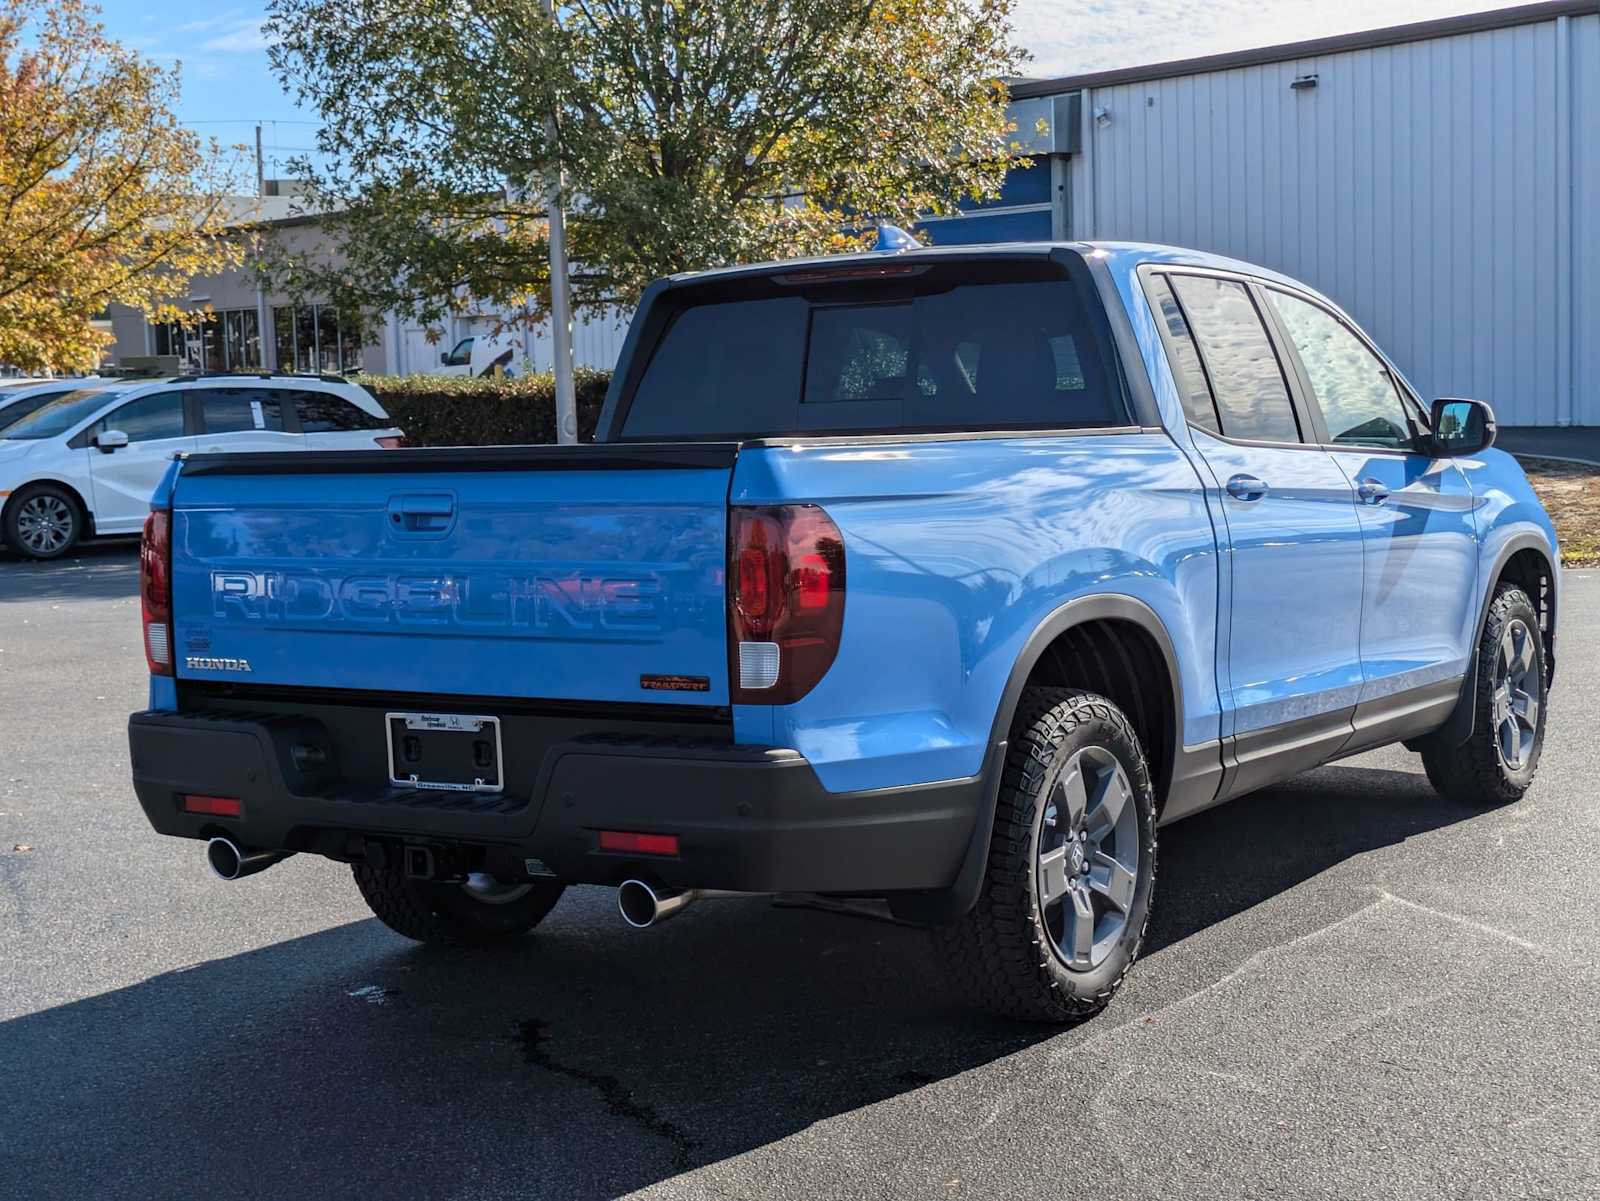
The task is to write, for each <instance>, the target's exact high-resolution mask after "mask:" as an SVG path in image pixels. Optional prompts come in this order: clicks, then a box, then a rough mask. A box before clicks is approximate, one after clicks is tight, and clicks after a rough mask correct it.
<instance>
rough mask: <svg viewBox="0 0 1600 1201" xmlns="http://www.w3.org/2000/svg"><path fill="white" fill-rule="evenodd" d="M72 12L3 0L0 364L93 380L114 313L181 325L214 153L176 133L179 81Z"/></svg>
mask: <svg viewBox="0 0 1600 1201" xmlns="http://www.w3.org/2000/svg"><path fill="white" fill-rule="evenodd" d="M96 11H97V10H95V9H93V8H90V7H88V6H86V5H84V4H82V3H81V2H80V0H48V3H47V2H46V0H0V363H10V364H13V365H15V366H19V367H23V368H26V369H29V370H39V369H52V370H73V369H83V368H88V367H92V366H93V365H94V364H95V361H96V360H97V358H98V357H99V353H100V351H101V350H102V349H103V348H104V345H105V344H106V342H107V341H109V338H108V337H107V336H106V335H105V334H102V333H100V332H99V331H97V330H96V329H94V327H93V326H91V325H90V320H91V319H92V318H93V317H95V316H96V315H97V314H99V313H100V312H102V311H104V309H105V308H106V306H107V305H109V304H125V305H131V306H133V307H134V308H137V309H140V310H142V311H143V312H144V313H145V314H146V315H148V316H150V317H151V318H154V319H160V320H171V319H177V318H179V317H180V316H182V315H181V314H179V312H178V310H177V309H176V308H175V307H174V302H175V301H177V300H179V299H181V298H182V297H183V296H185V295H186V294H187V293H188V290H189V279H190V277H191V276H193V275H196V274H205V273H211V272H215V271H219V270H221V269H222V268H223V267H224V266H226V265H228V264H230V263H236V262H238V261H239V259H240V254H241V251H240V248H239V246H238V245H237V244H236V243H235V242H233V241H232V240H230V239H226V238H223V237H221V236H220V235H221V233H222V230H223V227H224V224H225V221H226V218H227V216H228V214H227V213H226V212H225V210H224V199H223V196H224V192H225V188H226V183H227V180H228V174H227V170H226V161H225V160H224V158H223V157H222V153H221V151H220V149H219V148H218V147H217V146H216V145H215V144H212V145H210V146H209V147H207V146H204V145H202V144H201V142H200V140H199V139H198V138H197V137H195V135H194V134H192V133H190V132H188V131H187V130H185V129H183V128H182V127H181V126H179V125H178V123H177V120H176V118H175V117H174V116H173V115H172V111H171V108H170V105H171V103H172V101H173V100H174V99H175V98H176V96H177V89H178V80H177V76H176V75H175V74H174V73H173V72H171V71H167V70H163V69H162V68H160V67H158V66H155V65H154V64H152V63H151V62H149V61H148V60H146V59H144V58H142V57H140V56H139V55H137V54H135V53H134V52H132V51H130V50H127V49H125V48H124V47H122V46H119V45H117V43H115V42H113V41H111V40H110V39H108V38H107V37H106V36H105V32H104V30H103V29H102V27H101V26H100V25H99V24H98V23H97V22H96V21H95V20H94V14H95V12H96Z"/></svg>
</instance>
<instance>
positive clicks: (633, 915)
mask: <svg viewBox="0 0 1600 1201" xmlns="http://www.w3.org/2000/svg"><path fill="white" fill-rule="evenodd" d="M764 895H765V894H764V893H759V892H736V891H730V890H725V889H720V888H682V889H679V888H660V887H657V886H656V885H654V884H647V883H646V882H645V881H643V880H624V881H623V882H622V883H621V884H620V885H618V886H617V909H618V911H619V912H621V914H622V920H623V921H625V922H627V923H628V925H630V926H632V927H633V928H634V929H635V930H648V929H649V928H650V927H651V926H658V925H660V924H661V923H662V922H664V921H666V920H667V919H668V918H669V917H674V916H676V915H677V914H680V913H682V912H683V911H684V910H685V909H687V908H689V906H690V905H691V904H693V903H694V902H695V901H709V900H715V899H717V898H720V897H759V896H764Z"/></svg>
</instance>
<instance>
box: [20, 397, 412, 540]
mask: <svg viewBox="0 0 1600 1201" xmlns="http://www.w3.org/2000/svg"><path fill="white" fill-rule="evenodd" d="M404 441H405V432H404V431H403V430H400V429H398V428H396V427H395V425H394V423H393V422H392V421H391V420H390V418H389V415H388V414H387V413H385V412H384V411H383V407H382V406H381V405H379V404H378V402H377V401H376V400H374V399H373V398H372V396H371V395H370V394H369V393H368V392H366V391H365V390H364V389H362V388H359V387H357V386H356V385H354V384H351V383H349V382H347V381H345V380H341V379H339V378H337V377H335V376H299V375H206V376H187V377H185V376H180V377H177V378H175V379H165V380H128V381H123V382H118V383H113V384H110V385H107V384H103V383H102V384H100V386H98V387H94V388H83V389H76V390H73V391H70V392H67V393H65V394H64V395H61V396H58V397H55V398H54V399H52V400H50V401H49V402H47V403H46V404H44V405H42V406H40V407H39V408H37V409H35V410H34V411H33V412H32V413H30V414H29V415H28V416H27V417H24V418H23V419H22V420H20V421H17V422H16V423H14V424H11V425H9V426H7V428H5V429H4V430H0V505H3V506H4V507H3V508H0V536H3V538H4V540H5V542H6V543H8V544H9V545H10V546H11V548H12V549H13V550H15V551H16V552H17V553H18V554H21V555H25V556H27V557H28V558H32V559H54V558H57V557H59V556H60V555H64V554H66V553H67V551H69V550H71V549H72V547H73V546H74V545H76V543H77V542H78V540H79V539H80V538H82V537H84V536H86V535H89V534H133V533H137V532H138V531H139V530H140V528H141V527H142V526H143V525H144V519H145V518H146V517H147V516H148V515H149V511H150V495H151V493H153V492H154V491H155V488H156V485H157V484H159V483H160V482H161V477H162V475H163V474H164V473H165V472H166V469H167V464H168V462H169V461H170V460H171V458H172V456H173V455H174V454H177V453H180V452H199V453H207V454H212V453H219V452H230V451H256V452H260V451H284V450H362V449H364V450H371V449H372V448H374V447H384V448H392V447H396V446H400V445H402V444H403V443H404Z"/></svg>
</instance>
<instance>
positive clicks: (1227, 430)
mask: <svg viewBox="0 0 1600 1201" xmlns="http://www.w3.org/2000/svg"><path fill="white" fill-rule="evenodd" d="M1170 278H1171V280H1172V287H1173V290H1174V291H1175V292H1176V294H1177V297H1178V301H1179V303H1180V304H1181V305H1182V306H1183V314H1184V316H1185V317H1186V318H1187V322H1188V326H1189V329H1190V330H1191V331H1192V332H1193V334H1194V338H1195V341H1196V343H1197V344H1198V345H1199V348H1200V357H1201V359H1202V360H1203V363H1204V366H1205V372H1206V376H1207V377H1208V379H1209V380H1210V383H1211V392H1212V395H1213V396H1214V397H1215V398H1216V405H1217V416H1218V418H1219V419H1220V421H1221V425H1222V433H1223V434H1224V435H1225V436H1226V437H1229V438H1240V439H1243V440H1246V441H1251V442H1299V441H1301V433H1300V424H1299V421H1298V419H1297V418H1296V416H1295V412H1294V403H1293V402H1292V401H1291V400H1290V399H1289V386H1288V384H1287V382H1286V381H1285V379H1284V375H1283V368H1282V366H1281V365H1280V364H1279V362H1278V355H1277V352H1276V351H1274V350H1273V349H1272V342H1271V340H1270V339H1269V338H1268V337H1267V331H1266V327H1265V326H1264V325H1263V324H1262V321H1261V314H1260V313H1259V312H1257V311H1256V304H1255V301H1254V299H1252V297H1251V295H1250V291H1249V289H1248V288H1246V287H1245V286H1244V284H1242V283H1240V282H1239V281H1238V280H1233V279H1217V278H1214V277H1212V276H1208V275H1173V276H1171V277H1170Z"/></svg>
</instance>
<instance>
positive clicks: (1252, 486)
mask: <svg viewBox="0 0 1600 1201" xmlns="http://www.w3.org/2000/svg"><path fill="white" fill-rule="evenodd" d="M1266 494H1267V485H1266V481H1265V480H1258V479H1256V477H1255V476H1253V475H1236V476H1233V477H1232V478H1231V479H1229V480H1228V495H1229V496H1231V497H1233V498H1234V499H1235V500H1260V499H1261V498H1262V497H1263V496H1265V495H1266Z"/></svg>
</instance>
